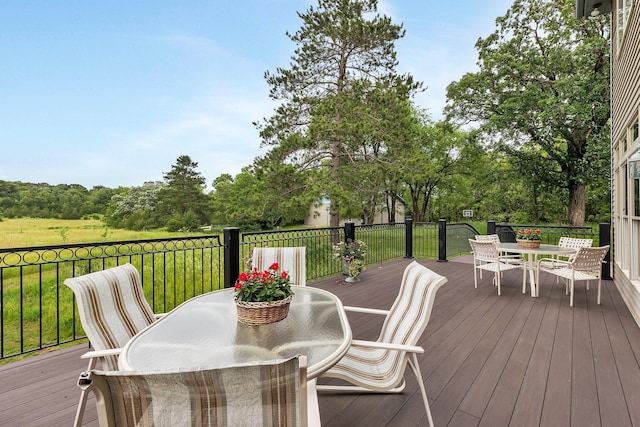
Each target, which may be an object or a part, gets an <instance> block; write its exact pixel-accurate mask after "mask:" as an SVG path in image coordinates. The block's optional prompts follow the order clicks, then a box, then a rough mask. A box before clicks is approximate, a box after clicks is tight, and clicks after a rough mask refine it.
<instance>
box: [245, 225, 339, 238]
mask: <svg viewBox="0 0 640 427" xmlns="http://www.w3.org/2000/svg"><path fill="white" fill-rule="evenodd" d="M342 228H343V227H314V228H296V229H291V230H274V231H248V232H245V233H241V234H242V236H243V237H244V236H256V235H264V234H267V235H271V234H286V233H300V232H303V231H325V230H341V229H342Z"/></svg>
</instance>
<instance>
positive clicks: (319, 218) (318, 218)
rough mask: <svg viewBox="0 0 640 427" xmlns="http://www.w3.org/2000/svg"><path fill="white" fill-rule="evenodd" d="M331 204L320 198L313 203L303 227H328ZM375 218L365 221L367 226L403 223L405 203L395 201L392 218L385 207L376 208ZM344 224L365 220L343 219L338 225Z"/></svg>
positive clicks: (356, 223) (399, 200)
mask: <svg viewBox="0 0 640 427" xmlns="http://www.w3.org/2000/svg"><path fill="white" fill-rule="evenodd" d="M330 204H331V202H330V201H329V199H327V198H322V199H321V200H320V201H319V202H318V203H314V204H312V205H311V207H310V208H309V213H308V214H307V216H306V218H305V219H304V225H306V226H308V227H329V206H330ZM375 211H376V212H375V216H374V218H373V219H372V220H369V219H366V223H367V224H385V223H388V222H404V214H405V203H404V202H403V201H402V200H401V199H399V198H398V199H396V212H395V215H394V216H393V217H392V216H390V215H389V211H388V209H387V206H386V205H383V204H380V205H378V206H376V209H375ZM345 222H353V223H354V224H355V225H362V224H364V223H365V218H343V219H341V220H340V225H341V226H342V225H344V223H345Z"/></svg>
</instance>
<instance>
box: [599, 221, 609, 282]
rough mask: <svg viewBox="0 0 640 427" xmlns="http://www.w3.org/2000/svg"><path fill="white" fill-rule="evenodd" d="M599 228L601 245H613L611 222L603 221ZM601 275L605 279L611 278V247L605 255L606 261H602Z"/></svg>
mask: <svg viewBox="0 0 640 427" xmlns="http://www.w3.org/2000/svg"><path fill="white" fill-rule="evenodd" d="M598 228H599V236H598V237H599V239H600V246H606V245H611V224H610V223H608V222H601V223H600V224H599V227H598ZM601 276H602V278H603V279H611V248H609V250H608V251H607V255H605V257H604V261H603V262H602V271H601Z"/></svg>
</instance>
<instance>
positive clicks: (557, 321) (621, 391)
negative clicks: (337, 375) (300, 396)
mask: <svg viewBox="0 0 640 427" xmlns="http://www.w3.org/2000/svg"><path fill="white" fill-rule="evenodd" d="M419 262H421V263H423V264H424V265H426V266H428V267H429V268H431V269H432V270H434V271H436V272H438V273H440V274H442V275H444V276H446V277H447V278H448V283H447V284H446V285H445V286H443V287H442V288H441V290H440V291H439V292H438V295H437V296H436V302H435V306H434V311H433V315H432V317H431V321H430V323H429V326H428V328H427V330H426V332H425V333H424V335H423V337H422V340H421V342H420V343H419V344H420V345H421V346H423V347H424V349H425V353H424V354H423V355H422V356H421V357H420V364H421V369H422V374H423V377H424V381H425V386H426V389H427V394H428V396H429V400H430V403H431V410H432V413H433V417H434V421H435V424H436V426H460V427H466V426H492V427H493V426H507V425H511V426H580V427H584V426H611V427H619V426H640V328H639V327H638V325H637V324H636V323H635V321H634V319H633V318H632V316H631V315H630V313H629V311H628V310H627V309H626V307H625V306H624V303H623V302H622V299H621V297H620V295H619V293H618V292H617V290H616V288H615V286H614V285H613V283H612V282H611V281H604V282H603V292H602V305H600V306H598V305H597V304H596V289H594V288H595V286H592V288H591V290H590V291H586V290H585V288H584V284H583V283H580V284H578V286H577V288H576V295H575V306H574V307H573V308H571V307H569V299H568V297H567V296H565V295H564V291H563V287H562V286H560V285H552V283H553V278H551V277H545V276H543V277H542V282H543V283H542V287H541V290H540V297H539V298H535V299H534V298H531V297H530V296H529V294H527V295H523V294H522V293H521V289H520V286H521V282H520V276H519V274H520V273H519V272H507V273H505V276H504V279H503V282H502V296H498V295H497V294H496V289H495V288H494V287H493V286H492V285H491V278H490V276H489V275H488V274H486V273H485V275H484V279H483V280H482V281H481V283H480V285H479V287H478V289H475V288H474V286H473V268H472V265H471V264H470V261H469V260H468V258H467V257H460V258H457V259H455V260H451V261H449V262H446V263H440V262H435V261H427V260H419ZM408 263H409V260H397V261H393V262H389V263H385V264H382V265H378V266H369V267H368V268H367V270H366V271H365V272H364V273H363V274H362V281H361V282H359V283H355V284H344V283H343V282H342V277H333V278H330V279H326V280H322V281H319V282H315V283H311V286H318V287H320V288H323V289H327V290H329V291H331V292H334V293H335V294H336V295H338V296H339V297H340V298H341V299H342V301H343V302H344V304H345V305H360V306H368V307H374V308H388V307H389V306H390V305H391V303H392V302H393V299H394V298H395V295H396V293H397V291H398V287H399V282H400V278H401V276H402V271H403V269H404V267H405V266H406V265H407V264H408ZM371 317H372V316H371V315H364V314H359V315H354V314H353V313H351V314H350V315H349V319H350V323H351V327H352V329H353V333H354V337H355V338H359V339H375V338H376V337H377V332H378V331H379V328H380V321H379V320H378V319H375V317H374V318H373V319H372V318H371ZM86 349H87V347H86V345H82V346H76V347H73V348H69V349H65V350H59V351H55V352H52V353H49V354H46V355H40V356H37V357H34V358H31V359H27V360H23V361H19V362H15V363H12V364H9V365H5V366H0V425H2V426H69V425H71V424H72V421H73V416H74V412H75V407H76V403H77V399H78V396H79V390H78V389H77V387H76V386H75V380H76V378H77V376H78V373H79V372H81V371H82V370H83V369H84V368H85V367H86V363H85V362H84V361H81V360H80V358H79V356H80V354H81V353H83V352H84V351H86ZM408 374H410V371H408ZM407 379H408V381H407V388H406V390H405V392H404V393H402V394H398V395H358V394H346V395H345V394H342V395H331V394H321V395H320V413H321V417H322V421H323V425H324V426H326V427H337V426H349V427H350V426H367V427H377V426H403V427H404V426H425V425H427V422H426V418H425V414H424V407H423V405H422V400H421V396H420V392H419V389H418V386H417V384H416V382H415V379H414V378H412V376H411V375H407ZM84 425H88V426H96V425H97V421H96V413H95V403H94V402H93V399H91V400H90V401H89V404H88V409H87V413H86V415H85V423H84Z"/></svg>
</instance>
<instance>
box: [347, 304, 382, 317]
mask: <svg viewBox="0 0 640 427" xmlns="http://www.w3.org/2000/svg"><path fill="white" fill-rule="evenodd" d="M344 311H353V312H355V313H369V314H382V315H384V316H386V315H387V314H389V310H379V309H377V308H365V307H352V306H344Z"/></svg>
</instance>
